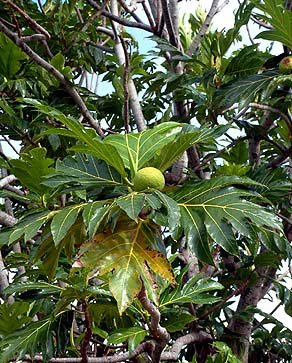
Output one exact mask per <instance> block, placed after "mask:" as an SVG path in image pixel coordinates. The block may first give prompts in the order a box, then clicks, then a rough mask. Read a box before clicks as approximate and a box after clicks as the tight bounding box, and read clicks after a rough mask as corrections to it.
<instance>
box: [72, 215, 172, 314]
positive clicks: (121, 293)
mask: <svg viewBox="0 0 292 363" xmlns="http://www.w3.org/2000/svg"><path fill="white" fill-rule="evenodd" d="M147 223H149V222H146V221H142V220H139V221H138V223H136V222H135V221H132V220H130V219H128V218H121V219H120V220H119V221H118V224H117V226H116V229H115V231H114V232H111V231H108V232H105V233H100V234H97V235H96V236H95V238H94V241H93V242H87V243H85V244H83V245H82V246H81V248H80V253H79V256H78V260H77V261H76V262H75V266H77V267H78V266H87V267H91V268H92V269H98V271H99V274H100V275H101V276H102V275H104V274H106V273H108V272H111V274H110V275H109V287H110V290H111V292H112V294H113V296H114V297H115V299H116V300H117V303H118V308H119V311H120V313H122V312H123V311H124V310H125V309H126V308H127V307H128V306H129V305H130V304H131V303H132V301H133V300H134V298H135V296H136V295H137V294H138V292H139V291H140V289H141V287H142V281H143V282H144V284H145V287H146V289H147V290H148V293H149V294H150V296H154V295H155V292H154V287H153V277H152V276H151V275H150V273H149V267H150V269H151V270H152V271H154V272H155V273H157V274H159V275H160V276H161V277H162V278H164V279H166V280H168V281H170V282H175V281H174V278H173V275H172V269H171V266H170V264H169V262H168V261H167V259H166V257H165V256H164V255H163V254H162V253H161V252H160V251H157V250H154V249H152V240H149V235H148V234H147V235H146V234H145V233H144V231H143V229H144V224H147ZM152 237H153V236H152ZM148 266H149V267H148Z"/></svg>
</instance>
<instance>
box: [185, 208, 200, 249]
mask: <svg viewBox="0 0 292 363" xmlns="http://www.w3.org/2000/svg"><path fill="white" fill-rule="evenodd" d="M182 207H183V208H184V209H185V211H186V212H187V213H188V215H189V217H190V219H191V221H192V222H193V225H194V226H195V228H196V230H197V232H198V235H199V236H200V241H201V243H202V245H203V246H205V244H204V241H203V239H202V236H201V233H200V229H199V228H198V225H197V223H196V221H195V220H194V218H193V216H192V214H191V213H190V211H189V209H188V208H187V207H186V206H182Z"/></svg>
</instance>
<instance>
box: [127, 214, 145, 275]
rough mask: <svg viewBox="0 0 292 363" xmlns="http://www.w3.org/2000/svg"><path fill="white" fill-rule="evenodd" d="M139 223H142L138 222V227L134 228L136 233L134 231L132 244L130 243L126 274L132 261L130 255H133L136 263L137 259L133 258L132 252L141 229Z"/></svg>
mask: <svg viewBox="0 0 292 363" xmlns="http://www.w3.org/2000/svg"><path fill="white" fill-rule="evenodd" d="M141 223H142V222H141V221H139V222H138V227H137V228H136V231H135V234H134V237H133V240H132V243H131V248H130V252H129V258H128V261H127V265H126V271H127V272H128V269H129V265H130V262H131V260H132V255H133V257H134V259H135V260H136V261H137V258H136V257H135V254H134V253H133V251H134V246H135V244H136V241H137V238H138V234H139V231H140V228H141ZM137 263H138V261H137Z"/></svg>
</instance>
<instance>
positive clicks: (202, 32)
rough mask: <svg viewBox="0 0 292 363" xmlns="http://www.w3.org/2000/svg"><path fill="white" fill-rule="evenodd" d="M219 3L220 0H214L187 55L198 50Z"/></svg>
mask: <svg viewBox="0 0 292 363" xmlns="http://www.w3.org/2000/svg"><path fill="white" fill-rule="evenodd" d="M218 4H219V0H213V2H212V5H211V7H210V10H209V12H208V14H207V16H206V19H205V21H204V23H203V24H202V26H201V28H200V30H199V31H198V33H197V35H196V36H195V38H194V39H193V41H192V43H191V45H190V47H189V49H188V50H187V55H189V56H192V55H193V54H194V53H195V52H196V51H197V49H198V47H199V45H200V42H201V40H202V38H203V36H204V35H205V34H206V32H207V31H208V29H209V26H210V24H211V21H212V19H213V17H214V16H215V15H216V13H217V7H218Z"/></svg>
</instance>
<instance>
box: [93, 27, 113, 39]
mask: <svg viewBox="0 0 292 363" xmlns="http://www.w3.org/2000/svg"><path fill="white" fill-rule="evenodd" d="M96 30H97V31H98V32H101V33H104V34H106V35H108V36H110V37H111V38H112V39H114V37H115V34H114V32H113V31H112V30H110V29H108V28H105V27H104V26H98V27H96Z"/></svg>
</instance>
